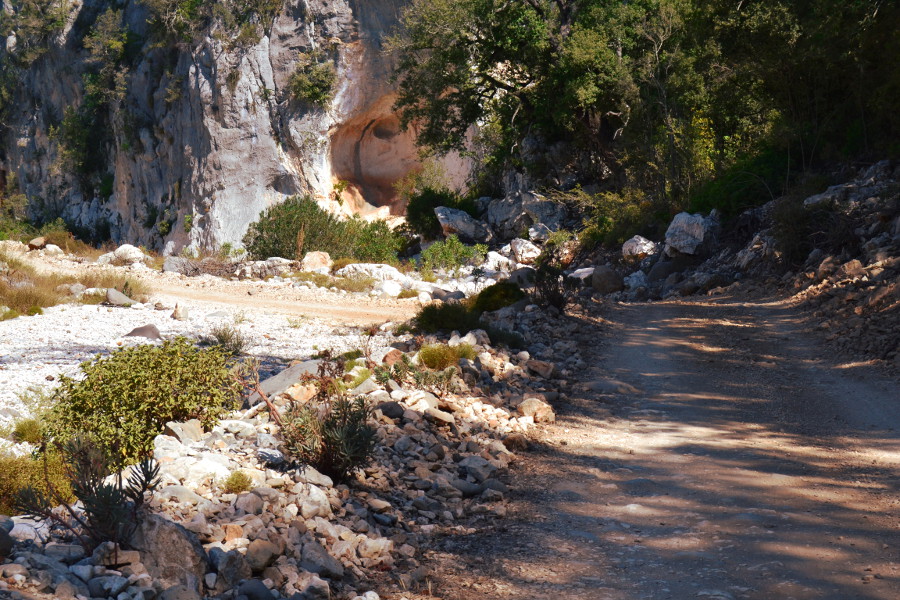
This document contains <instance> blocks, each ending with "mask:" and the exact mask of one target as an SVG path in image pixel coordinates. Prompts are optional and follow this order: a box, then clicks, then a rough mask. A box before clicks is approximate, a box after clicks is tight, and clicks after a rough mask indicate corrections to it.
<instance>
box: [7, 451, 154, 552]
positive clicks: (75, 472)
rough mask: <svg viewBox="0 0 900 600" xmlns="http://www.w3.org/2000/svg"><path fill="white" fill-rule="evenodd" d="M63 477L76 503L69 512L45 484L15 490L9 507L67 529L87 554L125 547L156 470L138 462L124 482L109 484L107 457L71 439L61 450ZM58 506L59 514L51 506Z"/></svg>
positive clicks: (150, 464)
mask: <svg viewBox="0 0 900 600" xmlns="http://www.w3.org/2000/svg"><path fill="white" fill-rule="evenodd" d="M63 454H64V456H65V457H66V463H65V473H66V478H67V479H68V482H69V485H70V486H71V489H72V494H73V495H74V496H75V497H76V498H78V500H79V501H80V502H81V505H82V506H81V508H82V511H75V510H74V509H73V508H72V506H71V504H70V502H69V501H68V500H67V499H66V498H64V497H63V496H62V495H61V494H60V493H59V492H58V490H57V489H55V488H54V487H52V486H50V485H47V487H46V491H44V490H42V489H41V488H40V487H26V488H24V489H22V490H20V491H19V493H18V495H17V498H16V503H15V506H16V508H17V509H18V510H19V511H21V512H22V513H23V514H26V515H30V516H32V517H35V518H38V519H41V520H45V521H48V522H50V523H52V524H54V525H58V526H62V527H64V528H66V529H68V530H69V531H70V532H71V533H72V534H74V535H75V536H77V537H78V539H79V540H80V541H81V544H82V545H83V546H84V547H85V549H86V550H87V551H89V552H90V551H92V550H93V549H94V548H96V547H97V546H98V545H100V544H101V543H103V542H107V541H111V542H116V543H120V544H125V543H127V541H128V540H129V539H130V538H131V535H132V534H133V533H134V530H135V529H136V528H137V525H138V515H139V514H140V510H141V507H142V506H143V504H144V500H145V495H146V493H147V492H149V491H152V490H154V489H155V488H156V486H157V485H159V465H158V464H156V463H155V461H153V460H152V459H146V460H143V461H141V463H140V464H139V465H137V466H136V467H135V468H133V469H132V470H131V474H130V475H129V476H128V477H127V479H126V478H124V477H123V475H122V474H121V473H116V474H115V476H114V477H113V480H112V482H108V481H107V477H108V476H109V475H110V474H111V470H110V462H109V461H110V457H109V455H107V454H105V453H104V452H103V450H102V449H101V448H99V447H98V446H96V445H95V444H94V443H93V442H92V441H90V440H87V439H79V438H76V439H74V440H71V441H69V442H67V443H66V444H64V445H63ZM59 504H63V505H64V506H65V508H66V510H65V511H57V510H55V507H56V506H57V505H59Z"/></svg>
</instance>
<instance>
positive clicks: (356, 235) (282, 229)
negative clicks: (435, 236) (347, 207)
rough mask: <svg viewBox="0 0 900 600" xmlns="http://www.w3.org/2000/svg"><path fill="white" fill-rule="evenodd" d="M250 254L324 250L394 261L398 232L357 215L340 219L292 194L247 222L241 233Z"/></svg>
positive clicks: (294, 255) (335, 256) (298, 255)
mask: <svg viewBox="0 0 900 600" xmlns="http://www.w3.org/2000/svg"><path fill="white" fill-rule="evenodd" d="M243 242H244V247H245V248H246V249H247V253H248V254H249V255H250V258H252V259H254V260H263V259H266V258H269V257H270V256H282V257H284V258H295V259H298V260H299V259H301V258H303V255H304V254H306V253H307V252H313V251H323V252H327V253H328V254H330V255H331V257H332V258H333V259H335V260H337V259H340V258H352V259H356V260H357V261H359V260H362V261H382V262H383V261H394V260H396V259H397V251H398V250H399V249H400V248H401V247H402V245H403V240H402V238H401V236H400V235H399V234H397V233H395V232H393V231H391V229H390V228H389V227H388V226H387V225H386V224H385V223H384V222H383V221H374V222H365V221H363V220H362V219H360V218H358V217H357V218H353V219H348V220H345V221H341V220H340V219H338V218H337V217H335V216H334V215H332V214H331V213H329V212H328V211H326V210H323V209H322V208H320V207H319V205H318V204H316V202H315V200H313V199H312V198H310V197H309V196H303V197H301V196H292V197H290V198H288V199H287V200H285V201H284V202H283V203H281V204H276V205H274V206H270V207H269V208H267V209H266V210H265V212H263V214H262V215H260V218H259V220H258V221H256V222H255V223H252V224H251V225H250V228H249V229H248V230H247V234H246V235H245V236H244V240H243Z"/></svg>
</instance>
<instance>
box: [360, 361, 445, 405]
mask: <svg viewBox="0 0 900 600" xmlns="http://www.w3.org/2000/svg"><path fill="white" fill-rule="evenodd" d="M455 376H456V367H447V368H445V369H443V370H436V369H428V368H422V367H418V366H416V365H414V364H413V363H412V361H410V360H409V356H407V355H406V354H404V355H403V356H402V357H401V359H400V360H398V361H397V362H395V363H394V364H393V365H391V366H390V367H385V366H380V367H376V368H375V379H376V381H378V382H380V383H381V384H382V385H384V384H386V383H387V382H388V381H389V380H391V379H393V380H394V381H396V382H397V383H400V384H407V385H411V386H413V387H415V388H416V389H420V390H425V391H426V392H431V393H433V394H435V395H437V396H443V395H444V394H446V393H447V392H449V391H451V390H452V389H453V388H454V383H453V378H454V377H455Z"/></svg>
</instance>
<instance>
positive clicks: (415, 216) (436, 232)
mask: <svg viewBox="0 0 900 600" xmlns="http://www.w3.org/2000/svg"><path fill="white" fill-rule="evenodd" d="M439 206H446V207H448V208H455V209H457V210H462V211H465V212H467V213H469V214H470V215H472V216H473V217H475V216H477V211H476V208H475V202H474V201H473V200H472V199H471V198H464V197H462V196H460V195H459V194H457V193H456V192H452V191H450V190H448V189H436V188H433V187H426V188H425V189H423V190H421V191H419V192H417V193H414V194H412V195H411V196H410V198H409V203H408V204H407V205H406V222H407V224H408V225H409V228H410V229H411V230H412V231H413V233H416V234H418V235H421V236H422V237H423V238H425V239H427V240H434V239H437V238H439V237H441V224H440V222H439V221H438V218H437V216H436V215H435V214H434V209H435V208H437V207H439Z"/></svg>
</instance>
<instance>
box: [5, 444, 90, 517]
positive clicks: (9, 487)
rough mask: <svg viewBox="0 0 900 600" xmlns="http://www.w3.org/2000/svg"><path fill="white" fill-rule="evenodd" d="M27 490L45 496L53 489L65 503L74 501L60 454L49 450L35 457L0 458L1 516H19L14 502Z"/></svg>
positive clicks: (7, 455)
mask: <svg viewBox="0 0 900 600" xmlns="http://www.w3.org/2000/svg"><path fill="white" fill-rule="evenodd" d="M29 487H30V488H34V489H37V490H40V491H41V492H42V493H44V494H49V493H50V489H51V488H52V489H54V490H56V492H57V493H58V494H60V496H61V497H63V498H64V499H67V500H70V501H71V500H74V499H75V496H74V495H73V494H72V486H71V485H70V484H69V480H68V478H67V477H66V464H65V461H64V460H63V458H62V455H61V454H60V453H59V452H56V451H53V450H48V451H46V452H43V453H42V454H40V455H38V456H12V455H10V454H0V515H17V514H19V511H18V510H17V509H16V508H15V506H16V500H17V498H18V496H19V493H20V492H21V491H22V490H24V489H27V488H29Z"/></svg>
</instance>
